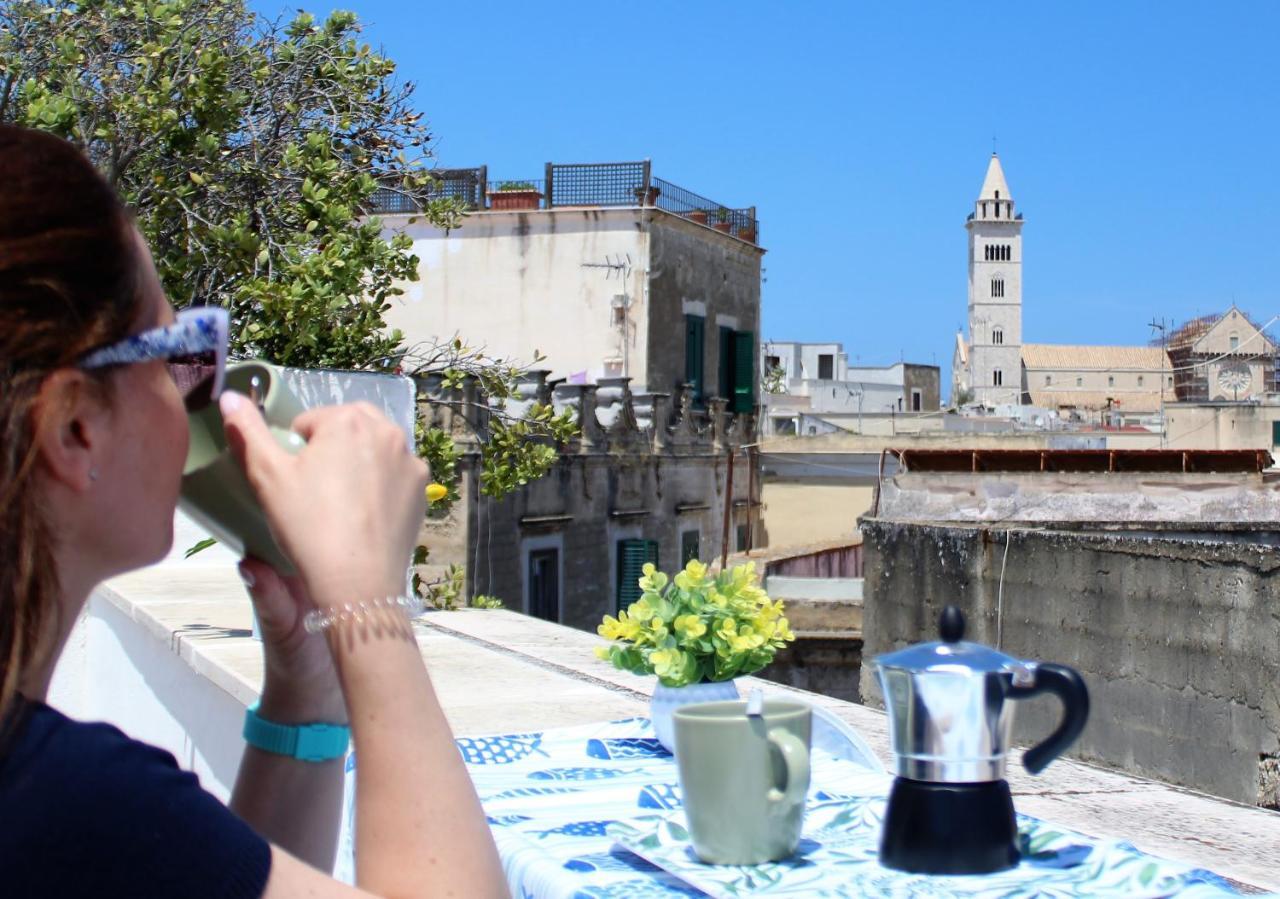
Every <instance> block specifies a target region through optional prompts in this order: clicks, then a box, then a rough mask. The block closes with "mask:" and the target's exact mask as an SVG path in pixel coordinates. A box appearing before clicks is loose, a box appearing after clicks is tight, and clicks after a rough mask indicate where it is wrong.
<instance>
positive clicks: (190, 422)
mask: <svg viewBox="0 0 1280 899" xmlns="http://www.w3.org/2000/svg"><path fill="white" fill-rule="evenodd" d="M224 389H226V390H234V391H236V392H237V393H242V394H244V395H245V396H247V397H249V398H250V399H251V400H254V401H256V402H257V404H258V406H259V408H261V409H262V414H263V417H264V418H265V419H266V421H267V426H268V427H269V428H270V429H271V433H272V435H273V436H274V437H275V438H276V441H277V442H278V443H279V444H280V445H281V446H282V447H284V448H285V449H286V450H289V451H290V452H294V453H296V452H297V451H298V450H300V449H302V447H304V446H306V441H305V440H303V439H302V437H301V436H300V435H298V434H295V433H294V432H293V431H291V430H290V429H289V426H290V425H291V424H292V423H293V419H294V418H295V417H296V416H297V415H298V414H299V413H300V412H302V403H300V402H299V401H298V398H297V397H296V396H294V395H293V392H292V391H290V390H289V388H288V387H286V386H285V383H284V379H283V378H282V377H281V374H280V369H278V368H276V367H275V366H274V365H269V364H267V363H266V362H258V361H248V362H236V363H233V364H231V365H228V366H227V371H226V380H225V383H224ZM187 426H188V430H189V431H190V434H191V443H190V448H189V449H188V450H187V464H186V466H185V467H184V468H183V471H182V492H181V496H180V497H179V500H178V505H179V506H180V507H181V508H182V510H183V511H184V512H186V513H187V515H189V516H190V517H191V518H192V519H194V520H195V521H196V522H197V523H198V524H199V525H201V526H202V527H203V528H204V529H205V530H207V531H208V532H209V533H210V534H212V535H213V536H214V537H216V538H217V539H218V541H219V542H220V543H223V544H225V545H226V546H227V547H229V548H230V549H231V550H232V551H233V552H237V553H240V554H242V555H252V556H257V557H258V558H259V559H262V560H263V561H264V562H267V563H269V564H270V565H271V566H272V567H274V568H275V569H276V570H277V571H279V572H280V573H281V574H295V573H296V571H295V569H294V567H293V563H292V562H290V561H289V558H288V557H287V556H286V555H285V554H284V552H283V551H282V550H281V549H280V547H279V545H278V544H277V543H276V540H275V537H273V536H272V534H271V528H270V527H269V526H268V525H267V518H266V515H265V514H264V513H263V511H262V506H261V505H260V504H259V503H258V498H257V496H256V495H255V494H254V492H253V488H252V487H250V486H249V481H248V479H247V478H246V477H245V475H244V472H243V471H242V470H241V468H240V463H238V462H237V461H236V460H235V458H234V457H233V456H232V455H231V450H230V449H229V448H228V447H227V435H226V433H225V432H224V431H223V429H222V413H221V412H220V411H219V409H218V404H217V403H210V404H208V405H206V406H205V407H204V408H202V409H200V410H198V411H196V412H192V413H190V414H189V415H188V416H187Z"/></svg>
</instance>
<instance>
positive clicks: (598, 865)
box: [458, 718, 1240, 899]
mask: <svg viewBox="0 0 1280 899" xmlns="http://www.w3.org/2000/svg"><path fill="white" fill-rule="evenodd" d="M458 745H459V749H460V751H461V752H462V753H463V757H464V759H465V760H466V761H467V767H468V770H469V771H470V773H471V776H472V779H473V781H474V783H475V786H476V789H477V791H478V793H479V795H480V799H481V801H482V802H483V803H484V807H485V812H486V814H487V815H488V816H489V823H490V826H491V827H492V830H493V833H494V837H495V839H496V841H497V844H498V850H499V852H500V853H501V856H502V862H503V867H504V869H505V871H506V875H507V879H508V882H509V884H510V886H511V891H512V895H513V896H518V897H521V899H611V897H619V899H648V897H659V896H661V897H697V896H711V897H716V899H736V897H741V896H757V895H759V896H777V897H787V899H800V897H805V899H845V897H849V899H852V897H864V896H866V897H876V896H883V897H895V899H897V897H915V896H920V897H931V899H1006V897H1008V899H1013V897H1033V896H1034V897H1083V896H1116V897H1120V896H1124V897H1157V896H1178V897H1182V899H1206V897H1221V896H1236V895H1240V894H1239V892H1238V891H1236V890H1235V889H1234V888H1233V887H1232V885H1231V884H1230V882H1228V881H1227V880H1225V879H1223V878H1222V877H1219V876H1218V875H1216V874H1213V873H1212V872H1209V871H1206V870H1203V869H1199V868H1195V867H1193V866H1191V865H1187V864H1182V863H1179V862H1176V861H1170V860H1167V859H1162V858H1155V857H1152V856H1150V855H1146V854H1144V853H1142V852H1140V851H1138V850H1137V849H1136V848H1134V847H1133V846H1131V845H1129V844H1128V843H1125V842H1122V841H1106V840H1097V839H1094V838H1091V837H1086V836H1084V835H1082V834H1079V833H1075V832H1072V831H1070V830H1067V829H1065V828H1061V827H1057V826H1055V825H1053V824H1052V823H1049V822H1046V821H1041V820H1039V819H1037V818H1031V817H1028V816H1022V815H1020V816H1019V819H1018V821H1019V834H1020V839H1021V843H1022V850H1023V861H1022V863H1021V864H1020V865H1019V866H1018V867H1017V868H1015V869H1013V870H1011V871H1005V872H1001V873H998V874H989V875H983V876H968V877H927V876H923V875H918V874H905V873H902V872H899V871H891V870H888V869H886V868H882V867H881V866H880V864H879V862H878V860H877V844H878V841H879V836H880V821H881V819H882V818H883V816H884V805H885V797H886V796H887V795H888V791H889V784H890V782H891V778H890V776H889V775H887V774H885V773H883V772H878V771H871V770H869V769H867V768H865V767H862V766H861V765H858V764H855V763H853V762H850V761H847V760H843V759H838V758H836V757H834V756H830V755H828V754H827V753H824V752H823V751H821V750H818V749H815V750H814V752H813V777H812V787H811V788H810V793H809V800H808V804H807V806H806V817H805V829H804V834H803V837H802V839H801V843H800V847H799V850H798V851H797V854H796V855H795V856H793V857H792V858H791V859H788V860H787V861H785V862H776V863H772V864H766V865H754V866H748V867H732V866H717V865H707V864H703V863H702V862H700V861H698V859H697V857H696V856H695V855H694V854H693V852H692V849H691V847H690V845H689V837H688V832H687V830H686V829H685V819H684V813H683V811H681V796H680V784H679V777H678V775H677V772H676V766H675V760H674V759H673V758H672V757H671V755H670V754H669V753H668V752H667V751H666V750H664V749H663V748H662V747H661V746H660V745H659V744H658V743H657V741H656V740H654V735H653V729H652V727H651V725H650V723H649V721H648V719H645V718H632V719H627V720H624V721H614V722H609V723H604V724H593V725H585V726H580V727H569V728H561V729H557V730H548V731H544V732H542V733H536V734H517V735H511V736H496V737H487V738H478V739H477V738H467V739H463V740H459V741H458Z"/></svg>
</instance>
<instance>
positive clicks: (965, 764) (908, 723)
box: [875, 606, 1089, 874]
mask: <svg viewBox="0 0 1280 899" xmlns="http://www.w3.org/2000/svg"><path fill="white" fill-rule="evenodd" d="M938 630H939V634H940V636H941V637H942V640H941V641H940V642H937V643H919V644H916V645H914V646H908V647H907V648H906V649H902V650H899V651H897V652H892V653H888V654H887V655H882V656H880V657H879V658H877V659H876V660H875V665H876V670H877V674H878V676H879V679H880V688H881V690H882V691H883V693H884V704H885V708H886V709H887V711H888V713H889V736H890V740H891V742H892V744H893V754H894V761H895V765H896V772H895V773H896V774H897V777H896V778H895V779H894V782H893V789H892V790H891V791H890V793H889V804H888V808H887V809H886V811H885V819H884V827H883V831H882V833H881V838H880V863H881V864H882V865H884V866H885V867H888V868H895V869H897V870H900V871H911V872H915V873H925V874H986V873H990V872H992V871H1001V870H1004V869H1006V868H1011V867H1013V866H1015V865H1016V864H1017V863H1018V859H1019V852H1018V844H1017V836H1018V832H1017V823H1016V820H1015V818H1014V811H1013V797H1012V796H1011V794H1010V793H1009V785H1008V784H1007V783H1006V782H1005V780H1004V776H1005V764H1006V760H1007V755H1008V751H1009V733H1010V730H1011V728H1012V726H1013V703H1012V702H1011V701H1010V700H1019V699H1026V698H1028V697H1031V696H1037V695H1039V694H1041V693H1052V694H1054V695H1056V696H1057V697H1058V698H1059V699H1060V700H1061V701H1062V712H1063V714H1062V721H1061V722H1060V723H1059V725H1058V727H1057V729H1056V730H1055V731H1054V732H1053V733H1052V734H1050V735H1049V736H1048V737H1047V738H1046V739H1044V740H1043V741H1041V742H1040V743H1038V744H1036V745H1035V746H1034V747H1032V748H1031V749H1028V750H1027V752H1026V754H1025V755H1023V757H1022V764H1023V766H1024V767H1025V768H1026V769H1027V770H1028V771H1029V772H1031V773H1032V774H1039V773H1040V772H1041V771H1043V770H1044V768H1045V767H1046V766H1047V765H1048V764H1049V763H1050V762H1052V761H1053V760H1054V759H1055V758H1057V757H1058V756H1059V755H1061V754H1062V753H1063V752H1065V751H1066V749H1067V748H1068V747H1069V746H1070V745H1071V744H1072V743H1073V742H1075V740H1076V738H1077V737H1079V736H1080V733H1081V731H1083V730H1084V725H1085V722H1086V721H1087V720H1088V717H1089V692H1088V690H1087V689H1086V688H1085V685H1084V681H1083V680H1082V679H1081V677H1080V675H1079V674H1078V673H1077V672H1075V671H1074V670H1072V669H1071V668H1067V667H1066V666H1064V665H1055V664H1052V663H1047V662H1029V661H1024V660H1022V659H1017V658H1014V657H1013V656H1009V655H1006V654H1004V653H1002V652H1000V651H998V650H995V649H992V648H991V647H989V646H983V645H982V644H980V643H969V642H966V641H965V640H964V639H963V637H964V616H963V615H962V614H961V613H960V610H959V609H957V608H956V607H955V606H947V607H946V609H944V610H943V612H942V616H941V619H940V621H939V628H938Z"/></svg>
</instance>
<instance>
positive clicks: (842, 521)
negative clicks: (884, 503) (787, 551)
mask: <svg viewBox="0 0 1280 899" xmlns="http://www.w3.org/2000/svg"><path fill="white" fill-rule="evenodd" d="M874 494H875V488H874V487H872V486H866V485H863V484H842V483H839V482H837V483H829V482H827V483H816V484H815V483H796V482H794V481H772V480H766V481H765V484H764V487H763V490H762V493H761V499H762V501H763V502H764V512H763V514H762V518H763V523H764V530H765V533H766V534H767V536H768V542H769V545H770V546H793V545H797V544H802V543H815V542H817V541H819V540H833V539H835V538H837V537H849V538H853V537H854V535H855V534H856V533H857V531H858V517H859V516H861V515H865V514H866V513H867V511H868V510H869V509H870V508H871V502H872V499H873V497H874Z"/></svg>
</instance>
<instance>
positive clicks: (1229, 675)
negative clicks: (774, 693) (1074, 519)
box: [861, 520, 1280, 808]
mask: <svg viewBox="0 0 1280 899" xmlns="http://www.w3.org/2000/svg"><path fill="white" fill-rule="evenodd" d="M862 530H863V535H864V539H865V544H864V546H865V552H866V568H865V570H866V583H865V588H866V599H865V608H864V613H863V627H864V635H865V640H866V655H867V658H868V660H870V659H872V658H874V656H876V655H878V654H880V653H883V652H886V651H888V650H891V649H893V648H896V647H900V646H904V645H906V644H908V643H912V642H917V641H920V640H929V639H936V622H937V618H938V615H939V613H940V612H941V610H942V608H943V606H944V605H946V604H947V603H954V604H956V605H957V606H959V607H960V608H961V609H962V610H963V611H964V613H965V616H966V618H967V620H968V632H967V636H968V637H969V638H970V639H973V640H977V641H980V642H983V643H988V644H992V645H995V644H996V642H997V632H998V630H999V629H1000V628H1001V622H1002V629H1003V641H1002V648H1003V649H1004V650H1005V651H1007V652H1009V653H1011V654H1013V655H1017V656H1022V657H1025V658H1029V659H1037V660H1044V661H1055V662H1061V663H1063V664H1066V665H1070V666H1072V667H1075V668H1076V669H1078V670H1079V671H1080V672H1081V674H1082V675H1083V676H1084V678H1085V680H1086V682H1087V683H1088V686H1089V690H1090V694H1091V697H1092V703H1093V710H1092V714H1091V716H1090V720H1089V725H1088V727H1087V728H1086V729H1085V732H1084V735H1083V737H1082V738H1081V740H1080V742H1079V743H1078V744H1077V745H1076V747H1075V749H1074V750H1073V754H1074V755H1076V756H1078V757H1080V758H1083V759H1086V760H1091V761H1096V762H1101V763H1104V764H1108V765H1114V766H1117V767H1120V768H1123V769H1125V770H1128V771H1132V772H1135V773H1139V774H1143V775H1148V776H1153V777H1158V778H1161V779H1164V780H1168V781H1171V782H1174V783H1178V784H1185V785H1187V786H1191V787H1194V788H1196V789H1200V790H1205V791H1207V792H1210V793H1214V794H1216V795H1219V796H1224V797H1227V798H1229V799H1234V800H1237V801H1240V802H1245V803H1250V804H1258V805H1264V806H1267V807H1270V808H1277V807H1280V762H1278V761H1277V759H1278V758H1280V579H1278V578H1277V573H1278V572H1280V553H1277V550H1276V549H1275V548H1274V546H1272V545H1268V544H1267V542H1266V541H1272V542H1274V541H1275V534H1274V533H1273V532H1272V533H1264V534H1255V533H1251V532H1248V531H1234V532H1233V531H1225V532H1218V531H1215V530H1214V529H1212V528H1211V527H1209V526H1206V528H1205V529H1204V530H1203V531H1201V532H1200V533H1198V534H1194V535H1179V534H1177V533H1160V532H1156V531H1147V532H1143V533H1123V532H1120V533H1097V532H1093V533H1089V532H1083V531H1069V530H1057V529H1044V530H1032V529H1025V526H1024V528H1017V527H1015V529H1013V530H1011V531H1008V530H1005V529H987V528H980V527H973V526H964V525H954V526H951V525H944V526H928V525H921V524H914V523H904V522H891V521H884V520H864V521H863V523H862ZM1006 541H1007V542H1008V554H1007V560H1006V557H1005V546H1006ZM1002 570H1003V584H1004V589H1003V613H1002V614H1001V609H1000V581H1001V572H1002ZM861 681H862V695H863V696H864V697H865V698H866V699H867V700H868V701H870V702H874V703H879V702H880V701H881V700H880V695H881V694H880V690H879V685H878V684H877V683H876V680H875V674H874V668H873V666H872V665H870V664H868V665H867V666H865V667H864V670H863V672H862V675H861ZM1056 716H1057V705H1056V703H1055V702H1053V701H1052V700H1050V699H1043V698H1038V699H1035V700H1032V701H1030V702H1028V703H1024V704H1022V705H1021V706H1020V707H1019V712H1018V717H1017V719H1016V728H1015V734H1016V738H1017V739H1018V740H1019V741H1020V742H1023V743H1026V742H1028V741H1034V740H1038V739H1039V738H1041V737H1042V736H1044V735H1045V734H1047V733H1048V732H1049V730H1050V728H1051V727H1052V725H1053V722H1054V721H1056Z"/></svg>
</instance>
